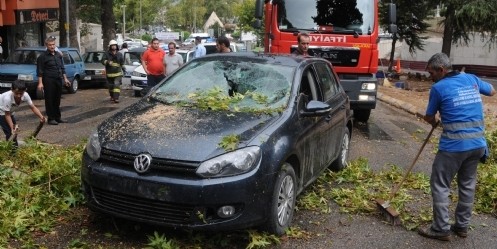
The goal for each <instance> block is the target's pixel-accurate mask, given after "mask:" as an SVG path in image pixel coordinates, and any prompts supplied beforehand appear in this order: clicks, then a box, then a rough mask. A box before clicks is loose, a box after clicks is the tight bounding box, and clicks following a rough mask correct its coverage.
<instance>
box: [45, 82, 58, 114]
mask: <svg viewBox="0 0 497 249" xmlns="http://www.w3.org/2000/svg"><path fill="white" fill-rule="evenodd" d="M43 90H44V95H45V111H46V112H47V116H48V120H59V119H60V117H61V114H60V98H61V96H62V79H61V78H52V77H45V78H43Z"/></svg>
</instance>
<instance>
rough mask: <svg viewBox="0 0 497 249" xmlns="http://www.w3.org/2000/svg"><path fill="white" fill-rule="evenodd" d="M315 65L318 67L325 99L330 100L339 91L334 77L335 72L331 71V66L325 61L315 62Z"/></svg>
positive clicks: (317, 70)
mask: <svg viewBox="0 0 497 249" xmlns="http://www.w3.org/2000/svg"><path fill="white" fill-rule="evenodd" d="M314 67H315V68H316V73H317V75H318V79H319V85H320V88H321V89H322V91H323V96H324V100H325V101H326V100H329V99H331V98H332V97H333V96H334V95H335V94H336V93H337V91H338V89H337V85H336V84H337V83H336V80H335V78H334V77H333V72H332V71H331V68H330V67H329V66H328V64H326V63H324V62H318V63H316V64H314Z"/></svg>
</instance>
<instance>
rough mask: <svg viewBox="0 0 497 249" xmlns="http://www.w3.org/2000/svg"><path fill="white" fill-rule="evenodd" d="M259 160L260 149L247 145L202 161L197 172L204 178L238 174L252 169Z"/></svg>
mask: <svg viewBox="0 0 497 249" xmlns="http://www.w3.org/2000/svg"><path fill="white" fill-rule="evenodd" d="M260 161H261V149H260V148H259V147H257V146H252V147H247V148H243V149H239V150H236V151H232V152H229V153H226V154H224V155H221V156H218V157H215V158H212V159H210V160H207V161H205V162H203V163H202V164H200V167H198V169H197V174H198V175H199V176H201V177H205V178H213V177H224V176H233V175H239V174H243V173H246V172H249V171H250V170H252V169H254V168H255V167H256V166H257V165H258V164H259V162H260Z"/></svg>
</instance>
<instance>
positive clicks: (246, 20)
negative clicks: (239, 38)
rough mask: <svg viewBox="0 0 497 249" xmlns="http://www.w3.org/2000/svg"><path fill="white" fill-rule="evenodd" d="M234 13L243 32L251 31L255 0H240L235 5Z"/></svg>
mask: <svg viewBox="0 0 497 249" xmlns="http://www.w3.org/2000/svg"><path fill="white" fill-rule="evenodd" d="M235 15H236V16H238V27H239V28H240V29H241V30H242V31H245V32H248V31H253V30H254V28H253V27H252V24H253V23H254V21H255V0H242V1H241V2H240V3H238V4H237V5H236V6H235Z"/></svg>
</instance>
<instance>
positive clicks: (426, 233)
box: [418, 225, 450, 241]
mask: <svg viewBox="0 0 497 249" xmlns="http://www.w3.org/2000/svg"><path fill="white" fill-rule="evenodd" d="M418 234H419V235H421V236H423V237H426V238H430V239H438V240H443V241H450V232H438V231H435V230H433V229H432V228H431V225H430V226H428V227H425V228H419V229H418Z"/></svg>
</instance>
